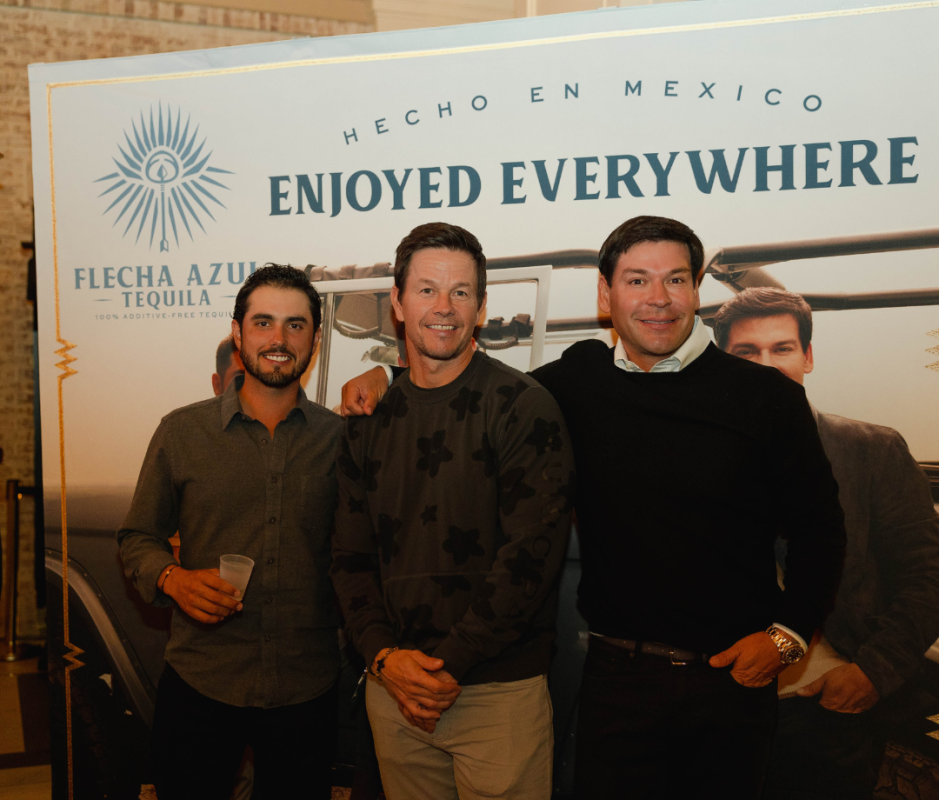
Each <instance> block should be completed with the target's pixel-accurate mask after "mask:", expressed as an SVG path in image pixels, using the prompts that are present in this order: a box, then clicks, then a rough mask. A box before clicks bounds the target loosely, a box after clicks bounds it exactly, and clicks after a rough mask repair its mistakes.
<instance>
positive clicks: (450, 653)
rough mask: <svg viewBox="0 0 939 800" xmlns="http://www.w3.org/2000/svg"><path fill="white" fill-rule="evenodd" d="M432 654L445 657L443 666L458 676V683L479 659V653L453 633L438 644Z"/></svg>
mask: <svg viewBox="0 0 939 800" xmlns="http://www.w3.org/2000/svg"><path fill="white" fill-rule="evenodd" d="M432 655H433V657H434V658H441V659H443V668H444V669H445V670H446V671H447V672H449V673H450V674H451V675H452V676H453V677H454V678H456V681H457V683H459V682H460V681H462V680H463V677H464V676H465V675H466V673H467V672H469V671H470V669H472V668H473V667H474V666H475V665H476V663H477V662H478V661H479V653H477V652H476V651H475V650H473V649H472V648H471V647H470V646H469V645H467V644H465V643H464V642H462V641H460V640H459V639H457V638H456V637H455V636H454V635H453V634H452V633H451V634H450V635H449V636H448V637H447V638H446V639H444V640H443V641H442V642H441V643H440V644H439V645H437V649H436V650H434V652H433V653H432Z"/></svg>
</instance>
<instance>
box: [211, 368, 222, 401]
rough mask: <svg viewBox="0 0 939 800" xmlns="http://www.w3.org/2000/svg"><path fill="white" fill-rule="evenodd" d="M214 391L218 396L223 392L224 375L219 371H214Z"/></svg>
mask: <svg viewBox="0 0 939 800" xmlns="http://www.w3.org/2000/svg"><path fill="white" fill-rule="evenodd" d="M212 391H213V392H215V396H216V397H218V396H219V395H220V394H221V393H222V376H221V375H219V374H218V373H217V372H213V373H212Z"/></svg>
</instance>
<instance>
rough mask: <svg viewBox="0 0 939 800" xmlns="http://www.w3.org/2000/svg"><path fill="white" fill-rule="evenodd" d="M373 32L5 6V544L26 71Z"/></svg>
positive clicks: (21, 438)
mask: <svg viewBox="0 0 939 800" xmlns="http://www.w3.org/2000/svg"><path fill="white" fill-rule="evenodd" d="M368 30H373V26H372V25H368V24H364V23H357V22H342V21H337V20H328V19H317V18H313V17H305V16H300V15H296V14H272V13H266V12H259V11H245V10H233V9H225V8H208V7H204V6H199V5H195V4H187V3H173V2H160V1H159V0H157V1H154V2H151V1H149V0H147V1H143V0H0V154H2V156H3V157H2V158H0V448H3V454H4V455H3V462H2V464H0V529H2V536H3V537H4V540H5V537H6V506H5V502H4V499H3V496H4V490H5V487H6V482H7V480H8V479H11V478H12V479H16V480H19V481H20V482H22V483H24V484H26V485H32V484H33V481H34V475H33V457H34V446H33V441H34V427H33V426H34V423H33V392H34V383H33V332H32V328H33V309H32V305H31V304H30V303H28V302H27V300H26V283H27V263H28V261H29V257H30V255H31V254H30V252H29V250H27V249H24V248H23V247H22V245H21V243H22V242H30V241H32V238H33V211H32V204H33V199H32V198H33V195H32V176H31V167H30V134H29V87H28V80H27V73H26V67H27V65H28V64H32V63H37V62H47V63H49V62H55V61H76V60H81V59H87V58H109V57H112V56H131V55H142V54H146V53H165V52H172V51H177V50H199V49H203V48H209V47H226V46H230V45H238V44H250V43H253V42H269V41H275V40H280V39H289V38H293V37H295V36H332V35H340V34H348V33H361V32H365V31H368ZM21 509H22V514H21V526H22V527H21V530H22V534H21V542H20V571H19V575H20V584H19V597H20V600H19V615H18V616H19V622H18V631H19V633H20V635H21V637H23V638H27V637H29V638H37V637H42V636H44V634H45V622H44V615H43V614H42V613H41V612H40V611H38V610H37V608H36V603H35V596H36V595H35V586H34V582H33V564H34V553H33V542H32V536H31V533H32V525H33V522H32V513H33V506H32V501H31V500H30V499H29V498H26V499H25V500H24V502H23V504H22V505H21ZM6 589H7V587H4V592H5V591H6ZM2 624H3V622H2V620H0V626H2ZM4 633H5V632H4Z"/></svg>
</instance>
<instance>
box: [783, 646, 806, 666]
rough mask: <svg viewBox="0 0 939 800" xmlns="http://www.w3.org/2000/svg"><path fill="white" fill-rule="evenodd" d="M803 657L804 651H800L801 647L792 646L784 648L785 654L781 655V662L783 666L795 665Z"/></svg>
mask: <svg viewBox="0 0 939 800" xmlns="http://www.w3.org/2000/svg"><path fill="white" fill-rule="evenodd" d="M804 655H805V650H803V649H802V645H799V644H794V645H792V647H787V648H786V652H785V653H783V654H782V660H783V663H784V664H795V663H796V661H798V660H799V659H801V658H802V656H804Z"/></svg>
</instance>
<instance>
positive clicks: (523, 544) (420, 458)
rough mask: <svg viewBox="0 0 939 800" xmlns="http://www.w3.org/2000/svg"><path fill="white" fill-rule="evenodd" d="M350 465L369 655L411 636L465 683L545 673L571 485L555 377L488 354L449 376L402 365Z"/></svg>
mask: <svg viewBox="0 0 939 800" xmlns="http://www.w3.org/2000/svg"><path fill="white" fill-rule="evenodd" d="M337 464H338V467H339V471H338V478H339V506H338V508H337V511H336V535H335V537H334V539H333V569H332V578H333V584H334V585H335V587H336V592H337V594H338V595H339V600H340V604H341V608H342V612H343V615H344V616H345V620H346V627H347V629H348V630H349V631H350V633H351V635H352V639H353V641H354V643H355V645H356V647H357V648H358V649H359V651H360V652H361V653H362V655H363V656H364V657H365V659H366V661H367V662H368V663H371V662H372V660H374V658H375V655H376V654H377V653H378V652H379V651H380V650H381V649H382V648H384V647H387V646H392V645H399V646H401V647H407V648H416V649H419V650H422V651H423V652H425V653H427V654H428V655H433V656H435V657H436V658H442V659H443V660H444V669H446V670H447V671H449V672H450V673H451V674H452V675H453V676H454V677H455V678H456V679H457V680H458V681H460V683H463V684H477V683H488V682H492V681H500V682H501V681H515V680H522V679H525V678H530V677H533V676H535V675H539V674H542V673H544V672H546V671H547V669H548V661H549V658H550V653H551V645H552V642H553V641H554V629H555V617H556V614H557V580H556V579H557V576H558V571H559V569H560V567H561V563H562V561H563V558H564V552H565V549H566V545H567V537H568V532H569V530H570V516H571V510H572V507H573V503H572V496H573V493H574V487H573V480H574V470H573V465H574V458H573V453H572V449H571V445H570V439H569V437H568V434H567V430H566V429H565V427H564V420H563V418H562V416H561V412H560V409H559V408H558V406H557V403H556V402H555V401H554V400H553V399H552V398H551V395H550V394H549V393H548V392H547V391H545V390H544V389H543V388H542V387H541V386H539V385H538V384H537V383H535V381H534V380H532V379H531V378H530V377H529V376H527V375H522V374H521V373H519V372H517V371H516V370H513V369H511V368H510V367H507V366H505V365H504V364H502V363H500V362H498V361H494V360H492V359H490V358H489V357H488V356H486V355H485V354H483V353H481V352H477V353H476V354H475V355H474V356H473V359H472V361H471V362H470V364H469V365H468V366H467V368H466V369H465V370H464V371H463V373H462V374H461V375H460V376H459V377H458V378H457V379H456V380H455V381H453V382H452V383H449V384H447V385H446V386H441V387H439V388H435V389H421V388H418V387H417V386H414V385H413V384H412V383H411V382H410V379H409V378H408V376H407V374H406V373H405V375H403V376H402V377H400V378H398V380H397V381H395V383H394V384H393V385H392V387H391V389H390V390H389V391H388V393H387V394H386V395H385V397H384V398H383V399H382V401H381V403H380V404H379V405H378V407H377V408H376V409H375V413H374V415H373V416H371V417H358V418H356V419H351V420H349V422H348V425H347V428H346V433H345V436H344V438H343V441H342V448H341V454H340V456H339V458H338V459H337Z"/></svg>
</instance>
